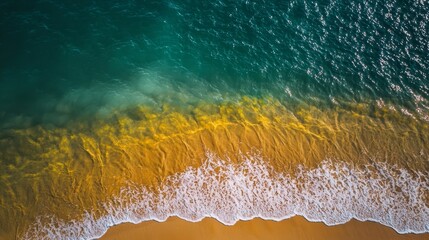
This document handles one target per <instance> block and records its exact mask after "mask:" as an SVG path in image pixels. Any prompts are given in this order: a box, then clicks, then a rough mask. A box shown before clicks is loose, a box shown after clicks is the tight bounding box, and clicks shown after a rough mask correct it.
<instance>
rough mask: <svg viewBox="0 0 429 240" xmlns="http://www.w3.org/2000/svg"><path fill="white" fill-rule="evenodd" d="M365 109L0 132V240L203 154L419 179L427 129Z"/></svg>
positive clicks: (252, 109)
mask: <svg viewBox="0 0 429 240" xmlns="http://www.w3.org/2000/svg"><path fill="white" fill-rule="evenodd" d="M368 109H369V107H368V106H365V105H363V106H361V105H359V104H355V105H350V107H349V108H332V109H318V108H315V107H309V106H294V107H293V108H291V109H288V108H287V107H285V106H284V105H282V104H281V103H280V102H279V101H277V100H275V99H272V98H267V99H254V98H246V97H244V98H243V99H242V100H241V101H240V102H235V103H225V104H221V105H215V104H203V103H202V104H200V105H197V106H192V107H189V108H185V109H176V108H172V107H169V106H164V107H163V108H162V109H149V108H145V107H138V108H135V109H132V110H130V111H128V112H127V113H120V114H117V115H114V116H113V117H111V118H108V119H101V120H94V121H92V122H90V123H73V124H70V125H69V126H67V127H63V128H55V127H41V126H38V127H33V128H28V129H21V130H13V131H7V132H2V133H0V147H1V149H5V151H2V152H0V159H1V160H2V162H3V163H5V167H2V168H1V169H0V178H1V181H0V197H1V199H0V216H1V217H0V226H1V227H0V236H2V235H4V236H8V237H13V236H15V234H16V232H22V231H24V230H25V229H26V227H27V226H28V225H30V224H31V223H32V222H33V221H34V220H35V218H36V217H37V216H40V215H45V214H54V215H56V216H57V217H60V218H63V219H65V220H68V219H69V220H70V219H76V218H77V219H78V218H79V216H80V215H81V214H82V213H83V212H84V211H85V210H90V211H91V210H94V209H97V208H99V207H100V206H99V203H100V202H104V201H106V200H108V199H111V198H112V197H113V196H115V195H117V194H118V192H119V191H120V189H121V188H122V187H124V186H126V185H128V184H129V183H130V182H132V183H133V184H140V185H143V186H148V187H150V186H152V187H156V186H157V185H158V184H160V183H161V182H162V181H163V180H164V179H165V178H166V177H168V176H170V175H172V174H174V173H177V172H181V171H184V170H185V169H186V168H187V167H189V166H193V167H198V166H199V165H200V164H201V163H202V162H203V161H204V160H205V154H206V151H207V150H210V151H211V152H214V153H215V154H217V155H218V156H220V157H228V158H230V159H231V161H239V157H238V156H239V153H247V152H252V151H258V152H259V153H260V154H261V155H262V156H264V159H267V160H269V161H270V164H271V165H272V166H273V167H274V168H275V169H276V170H277V171H279V172H285V171H290V169H294V168H295V167H296V165H298V164H302V165H305V166H308V167H315V166H317V165H318V164H319V163H320V162H321V161H323V160H324V159H326V158H332V159H337V160H339V161H346V162H350V163H353V164H356V165H357V166H359V165H361V164H365V163H368V162H371V161H380V162H387V163H389V164H397V165H399V166H401V167H404V168H407V169H415V170H421V171H427V170H428V169H429V166H428V162H427V154H428V153H429V144H428V143H429V127H428V126H429V125H428V124H427V123H425V122H421V121H419V120H416V119H413V118H411V117H407V116H403V115H401V114H399V113H398V112H396V111H391V110H389V109H387V108H386V109H376V110H375V111H373V112H369V110H368ZM99 214H101V215H102V214H103V210H102V209H101V210H100V211H99ZM10 219H14V220H15V221H10Z"/></svg>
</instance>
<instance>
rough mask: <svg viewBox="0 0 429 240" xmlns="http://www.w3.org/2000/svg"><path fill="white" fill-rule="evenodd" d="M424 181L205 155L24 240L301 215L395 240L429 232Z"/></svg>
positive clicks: (417, 175) (366, 170)
mask: <svg viewBox="0 0 429 240" xmlns="http://www.w3.org/2000/svg"><path fill="white" fill-rule="evenodd" d="M425 176H427V173H426V174H425V173H421V172H410V171H408V170H405V169H401V168H398V167H396V166H389V165H387V164H385V163H377V162H373V163H372V164H370V165H365V166H363V167H359V168H357V167H354V166H352V165H351V164H348V163H344V162H340V161H335V160H332V159H331V160H325V161H323V162H322V163H321V164H320V165H319V166H318V167H317V168H314V169H307V168H304V167H302V166H299V167H297V169H296V171H295V172H294V173H293V174H285V173H278V172H276V171H274V170H273V168H271V167H270V166H269V165H267V163H266V161H264V159H262V157H260V156H247V157H245V159H244V160H243V161H242V162H241V163H239V164H234V163H231V162H230V161H229V160H222V159H220V158H218V157H216V156H214V155H212V154H208V157H207V161H206V162H205V163H204V164H203V165H202V166H200V167H198V168H188V169H187V170H186V171H184V172H182V173H177V174H175V175H172V176H170V177H169V178H167V179H166V180H165V181H164V182H163V183H162V184H161V185H160V187H159V188H158V189H155V190H150V189H148V188H146V187H141V186H140V187H137V186H129V187H127V188H124V189H122V191H121V194H120V195H119V196H116V197H115V198H114V199H112V200H111V202H109V203H105V204H104V205H103V206H104V208H106V209H107V212H108V214H106V215H104V216H103V217H100V218H96V217H94V216H95V215H96V214H95V213H86V214H85V215H84V216H82V219H81V220H75V221H71V222H66V221H63V220H61V219H58V218H56V217H43V218H39V219H38V221H37V222H36V223H34V224H33V225H32V226H31V228H30V229H28V231H27V232H26V234H25V235H24V236H23V237H24V238H25V239H27V238H38V239H59V238H61V239H89V238H96V237H100V236H102V235H103V234H104V233H105V231H107V229H108V228H109V227H110V226H113V225H116V224H119V223H123V222H133V223H138V222H142V221H147V220H157V221H165V220H166V219H167V218H168V217H170V216H177V217H180V218H182V219H185V220H188V221H193V222H195V221H200V220H201V219H203V218H205V217H213V218H216V219H217V220H219V221H220V222H222V223H224V224H226V225H232V224H234V223H236V222H237V221H238V220H249V219H252V218H255V217H260V218H263V219H271V220H277V221H280V220H282V219H287V218H290V217H292V216H295V215H301V216H304V217H305V218H307V219H308V220H310V221H322V222H324V223H326V224H328V225H336V224H341V223H345V222H347V221H349V220H350V219H352V218H356V219H358V220H361V221H365V220H371V221H377V222H379V223H381V224H384V225H386V226H390V227H392V228H394V229H395V230H396V231H397V232H399V233H423V232H429V205H428V204H427V201H428V192H429V180H428V179H427V178H426V177H425Z"/></svg>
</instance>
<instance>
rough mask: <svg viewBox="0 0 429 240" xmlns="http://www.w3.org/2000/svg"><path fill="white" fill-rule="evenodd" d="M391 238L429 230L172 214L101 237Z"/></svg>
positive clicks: (416, 239) (413, 238)
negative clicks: (227, 222)
mask: <svg viewBox="0 0 429 240" xmlns="http://www.w3.org/2000/svg"><path fill="white" fill-rule="evenodd" d="M202 238H204V239H303V240H305V239H312V240H318V239H320V240H322V239H331V240H335V239H338V240H340V239H348V240H354V239H356V240H358V239H380V240H382V239H389V240H420V239H421V240H423V239H428V238H429V233H421V234H415V233H407V234H400V233H398V232H396V231H395V230H394V229H393V228H390V227H387V226H384V225H382V224H380V223H377V222H371V221H365V222H361V221H359V220H355V219H352V220H350V221H349V222H347V223H344V224H339V225H334V226H328V225H326V224H324V223H322V222H311V221H308V220H307V219H305V218H304V217H302V216H294V217H291V218H289V219H285V220H282V221H273V220H264V219H261V218H254V219H252V220H248V221H243V220H240V221H238V222H237V223H236V224H234V225H232V226H228V225H224V224H222V223H221V222H219V221H217V220H216V219H214V218H204V219H203V220H201V221H200V222H189V221H186V220H183V219H180V218H178V217H170V218H168V219H167V220H166V221H165V222H157V221H155V220H151V221H144V222H141V223H138V224H133V223H122V224H119V225H115V226H112V227H110V228H109V229H108V231H107V232H106V233H104V235H103V236H102V237H101V238H99V239H100V240H120V239H126V240H133V239H202Z"/></svg>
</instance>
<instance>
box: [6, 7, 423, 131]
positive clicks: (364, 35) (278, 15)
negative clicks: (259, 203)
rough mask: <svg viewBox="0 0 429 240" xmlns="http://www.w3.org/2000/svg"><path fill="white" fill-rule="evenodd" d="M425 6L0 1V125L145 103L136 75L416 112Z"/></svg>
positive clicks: (420, 94) (420, 103)
mask: <svg viewBox="0 0 429 240" xmlns="http://www.w3.org/2000/svg"><path fill="white" fill-rule="evenodd" d="M428 12H429V4H427V2H424V1H423V2H420V1H412V2H407V1H387V2H383V3H378V2H377V1H369V2H368V1H340V0H336V1H225V0H222V1H209V2H205V1H204V2H201V1H122V2H121V3H117V2H115V1H91V2H85V1H78V2H76V1H61V2H57V1H32V2H31V3H30V2H26V1H2V3H1V15H0V26H1V29H2V37H1V40H0V51H1V52H2V54H1V57H0V64H1V66H2V67H1V70H0V84H1V88H0V96H1V97H0V98H1V99H0V116H1V119H2V121H1V122H3V123H6V122H9V124H3V125H5V126H10V125H14V124H15V125H16V124H18V125H19V122H21V124H23V125H31V124H35V123H43V122H53V123H62V122H64V121H67V120H70V119H74V118H75V117H77V116H79V115H92V114H94V112H96V111H97V110H99V109H100V108H103V107H106V105H109V104H112V103H111V101H109V99H110V98H111V96H118V97H119V98H120V99H122V98H124V97H121V95H126V97H125V98H128V96H129V95H130V94H131V95H133V96H135V98H134V99H135V100H134V101H141V99H145V97H149V99H152V97H151V96H147V95H150V94H148V93H146V92H144V89H143V90H140V89H139V88H138V87H136V86H138V85H139V82H141V81H143V82H144V84H146V83H147V82H151V81H154V82H155V83H154V85H156V87H158V88H160V89H163V88H167V87H166V86H172V87H177V86H182V87H181V88H182V89H189V88H192V87H195V86H198V87H199V88H201V89H203V91H204V90H205V91H209V92H216V91H217V92H221V93H222V94H225V93H226V92H232V93H235V92H241V93H243V94H249V95H260V94H264V93H266V92H269V93H270V94H272V95H275V96H277V97H279V98H282V97H287V95H288V93H291V94H293V95H294V97H296V98H298V99H300V100H301V101H304V102H306V101H308V99H310V98H318V99H321V100H323V101H328V102H329V101H332V99H338V98H340V99H345V100H347V101H358V102H359V101H362V100H365V99H369V100H378V99H382V100H383V101H386V102H392V103H394V104H396V105H399V106H402V107H405V108H406V109H407V110H409V111H411V112H413V113H417V112H416V109H417V108H420V109H423V110H424V111H425V112H427V109H428V97H429V81H428V80H427V78H428V73H429V59H428V54H427V52H428V51H429V41H428V39H429V26H428V18H429V16H428ZM154 79H156V80H154ZM136 82H137V83H136ZM143 88H146V87H143ZM88 89H91V90H90V91H87V90H88ZM124 89H131V90H132V93H130V91H131V90H130V91H128V90H124ZM121 90H124V91H121ZM85 91H86V92H85ZM178 91H180V89H179V90H178ZM88 92H89V93H88ZM124 92H126V93H124ZM197 92H198V91H197ZM222 94H221V95H222ZM197 95H198V94H197ZM205 97H208V96H207V95H205ZM146 100H147V99H146ZM152 100H153V99H152ZM154 101H155V102H156V101H157V100H156V99H155V100H154ZM365 101H366V100H365ZM119 102H120V100H117V101H116V103H114V105H115V104H116V105H121V104H122V103H119ZM59 103H61V104H59ZM59 105H60V106H59ZM64 109H66V110H64ZM10 122H13V123H14V124H10Z"/></svg>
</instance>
